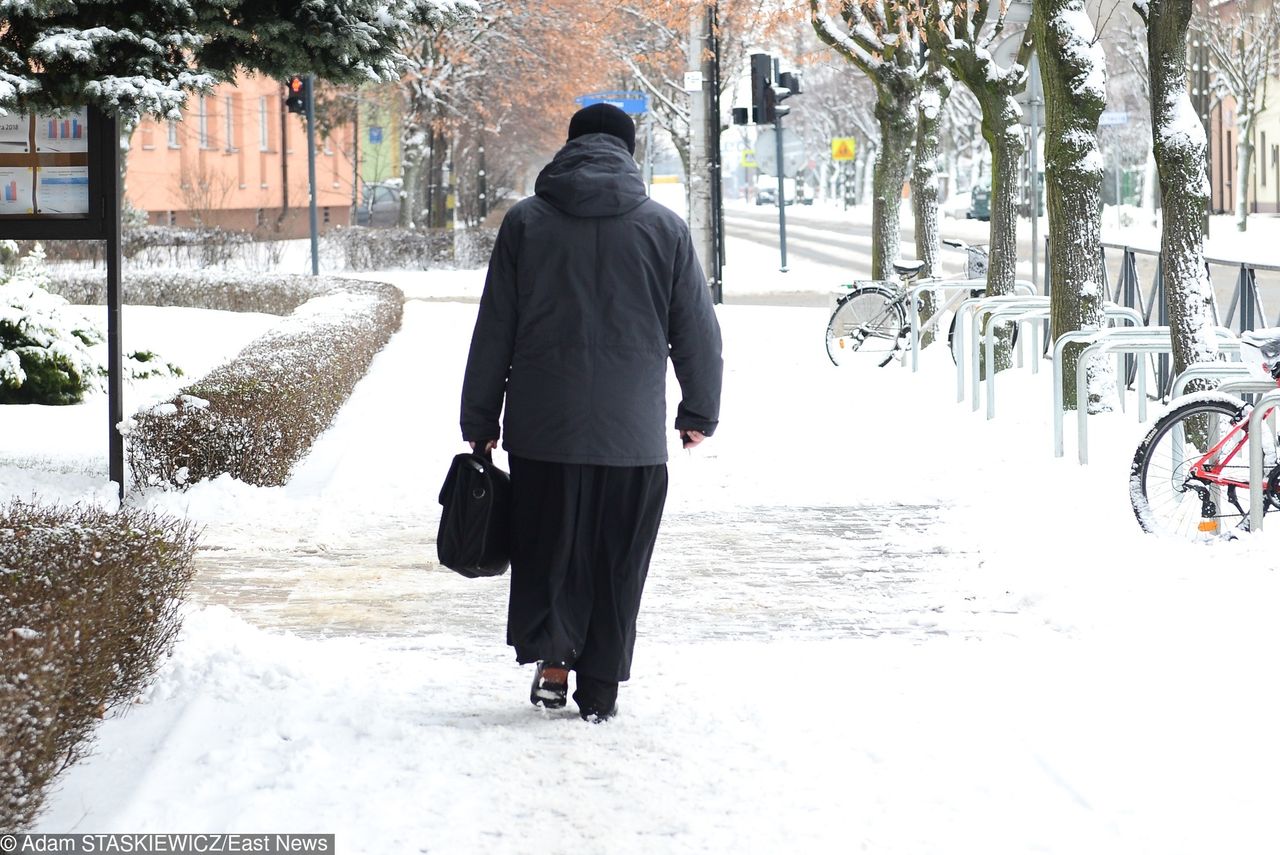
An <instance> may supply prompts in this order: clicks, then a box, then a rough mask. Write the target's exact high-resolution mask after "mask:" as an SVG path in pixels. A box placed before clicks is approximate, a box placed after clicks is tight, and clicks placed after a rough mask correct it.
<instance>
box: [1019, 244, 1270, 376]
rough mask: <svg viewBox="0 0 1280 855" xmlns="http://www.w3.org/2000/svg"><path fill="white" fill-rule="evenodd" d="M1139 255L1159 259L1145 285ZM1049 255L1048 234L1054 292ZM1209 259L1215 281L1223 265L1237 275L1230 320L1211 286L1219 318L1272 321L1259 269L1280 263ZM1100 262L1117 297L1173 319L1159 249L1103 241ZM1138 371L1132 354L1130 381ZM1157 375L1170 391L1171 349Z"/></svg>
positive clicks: (1253, 324)
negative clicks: (1111, 267) (1115, 268)
mask: <svg viewBox="0 0 1280 855" xmlns="http://www.w3.org/2000/svg"><path fill="white" fill-rule="evenodd" d="M1108 252H1110V253H1111V257H1112V258H1114V257H1115V253H1117V252H1118V253H1120V268H1119V275H1118V276H1117V277H1116V281H1115V284H1114V287H1113V286H1112V284H1111V276H1110V274H1109V273H1108V270H1107V257H1108ZM1138 256H1147V257H1150V258H1154V259H1155V271H1154V273H1153V274H1152V277H1151V284H1150V285H1149V286H1147V287H1146V288H1145V289H1144V288H1143V284H1142V282H1141V279H1140V277H1139V275H1138V263H1137V259H1138ZM1048 258H1049V241H1048V238H1046V239H1045V259H1046V260H1045V275H1044V292H1045V293H1046V294H1049V293H1051V292H1052V284H1051V282H1050V273H1049V270H1050V267H1049V262H1048ZM1204 261H1205V272H1206V273H1207V274H1208V276H1209V282H1210V283H1211V284H1212V283H1214V274H1215V271H1216V272H1217V275H1218V277H1219V281H1220V280H1221V278H1222V276H1223V270H1224V269H1225V270H1228V271H1230V273H1229V275H1231V276H1234V277H1235V282H1234V283H1233V284H1232V286H1231V304H1230V306H1229V308H1228V309H1227V316H1226V319H1225V320H1224V319H1223V318H1222V314H1221V311H1220V310H1219V307H1218V297H1217V289H1216V287H1215V288H1212V289H1211V290H1210V294H1211V296H1212V298H1213V302H1212V306H1213V322H1214V324H1215V325H1216V326H1223V327H1227V328H1229V329H1232V330H1233V331H1235V332H1237V333H1243V332H1245V331H1246V330H1253V329H1259V328H1261V327H1265V326H1268V323H1267V311H1266V306H1265V305H1264V303H1263V301H1262V294H1261V293H1260V292H1259V289H1258V273H1259V271H1266V272H1269V273H1280V265H1276V264H1259V263H1257V262H1252V261H1235V260H1230V259H1224V258H1213V257H1206V258H1205V260H1204ZM1101 265H1102V283H1103V288H1104V290H1105V291H1106V293H1107V294H1109V295H1110V297H1111V301H1112V302H1114V303H1117V304H1118V305H1121V306H1127V307H1129V308H1131V309H1137V310H1138V311H1140V312H1141V313H1142V318H1143V321H1144V323H1146V324H1147V325H1148V326H1166V325H1168V323H1169V313H1168V308H1167V303H1166V301H1165V285H1164V268H1163V265H1162V264H1161V263H1160V253H1159V251H1158V250H1153V249H1145V248H1143V247H1136V246H1129V245H1127V244H1118V243H1103V244H1102V260H1101ZM1270 326H1280V313H1277V315H1276V317H1275V320H1274V321H1273V322H1272V323H1271V324H1270ZM1135 371H1136V365H1135V364H1134V363H1133V362H1132V357H1130V358H1129V359H1126V375H1127V377H1126V379H1127V380H1128V381H1129V382H1132V380H1133V375H1134V372H1135ZM1156 379H1157V384H1158V385H1157V388H1158V389H1159V390H1160V392H1159V393H1160V395H1162V396H1163V395H1166V394H1168V393H1169V391H1170V389H1171V387H1172V384H1173V379H1174V378H1173V372H1172V366H1171V362H1170V359H1169V356H1168V355H1167V354H1162V355H1160V356H1158V357H1156Z"/></svg>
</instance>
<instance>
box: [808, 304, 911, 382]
mask: <svg viewBox="0 0 1280 855" xmlns="http://www.w3.org/2000/svg"><path fill="white" fill-rule="evenodd" d="M906 332H907V316H906V312H904V311H903V309H902V302H901V301H900V300H898V299H897V295H895V294H894V293H893V292H892V291H890V290H888V289H886V288H876V287H866V288H858V289H855V290H854V291H852V292H851V293H849V294H847V295H845V296H844V297H841V298H840V302H839V303H837V304H836V310H835V311H834V312H832V313H831V320H830V321H828V322H827V356H828V357H829V358H830V359H831V362H832V364H833V365H844V364H846V363H848V362H851V361H853V360H854V359H866V360H867V361H875V362H876V363H877V364H878V365H887V364H888V362H889V360H890V359H893V355H894V353H896V352H897V350H898V347H899V343H900V342H901V340H902V337H903V336H904V335H906Z"/></svg>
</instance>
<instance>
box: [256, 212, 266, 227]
mask: <svg viewBox="0 0 1280 855" xmlns="http://www.w3.org/2000/svg"><path fill="white" fill-rule="evenodd" d="M253 221H254V224H255V225H256V226H257V227H258V228H262V227H263V226H265V225H266V224H267V212H266V211H264V210H262V209H261V208H259V209H258V212H257V213H256V214H255V215H254V217H253Z"/></svg>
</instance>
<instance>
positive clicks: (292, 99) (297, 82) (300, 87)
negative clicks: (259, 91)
mask: <svg viewBox="0 0 1280 855" xmlns="http://www.w3.org/2000/svg"><path fill="white" fill-rule="evenodd" d="M285 86H286V87H287V88H288V90H289V92H288V94H287V95H286V96H285V99H284V106H285V109H286V110H288V111H289V112H290V113H305V112H307V96H308V95H310V94H311V79H310V78H309V77H304V76H302V75H300V74H295V75H293V76H292V77H290V78H289V80H288V82H287V83H286V84H285Z"/></svg>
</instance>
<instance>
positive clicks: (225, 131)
mask: <svg viewBox="0 0 1280 855" xmlns="http://www.w3.org/2000/svg"><path fill="white" fill-rule="evenodd" d="M354 151H355V138H354V129H353V128H351V127H350V126H344V127H340V128H338V129H337V130H335V131H334V132H333V133H332V134H331V135H330V136H329V137H327V138H323V139H322V138H319V137H317V140H316V183H317V185H318V191H317V197H316V205H317V213H318V216H319V222H320V228H321V230H322V231H323V230H324V229H325V228H326V227H328V226H331V225H346V224H347V223H349V222H350V220H351V208H352V203H353V193H354V191H355V186H354V180H355V169H354ZM125 180H126V184H125V189H126V194H127V197H128V201H129V204H130V205H132V206H133V207H134V208H136V209H138V210H141V211H144V212H146V215H147V221H148V222H150V223H153V224H167V225H177V226H192V225H198V224H204V225H210V226H221V227H224V228H230V229H239V230H246V231H255V232H260V233H263V234H269V235H271V236H273V237H304V236H306V235H307V234H308V217H307V210H308V202H309V200H308V193H307V135H306V124H305V122H304V121H303V119H302V117H301V116H299V115H297V114H294V113H289V112H288V111H287V110H285V107H284V86H283V85H282V84H281V83H280V81H278V80H274V79H270V78H266V77H260V76H242V77H240V78H239V79H238V80H237V81H236V82H235V83H234V84H223V85H220V86H218V87H217V88H216V89H215V90H214V91H213V92H212V93H210V94H209V95H204V96H192V97H191V99H190V100H189V101H188V102H187V108H186V110H185V111H184V113H183V117H182V120H181V121H155V120H154V119H144V120H143V121H142V123H141V124H140V125H139V126H138V129H137V131H135V133H134V135H133V139H132V142H131V146H130V150H129V155H128V163H127V174H126V179H125Z"/></svg>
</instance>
